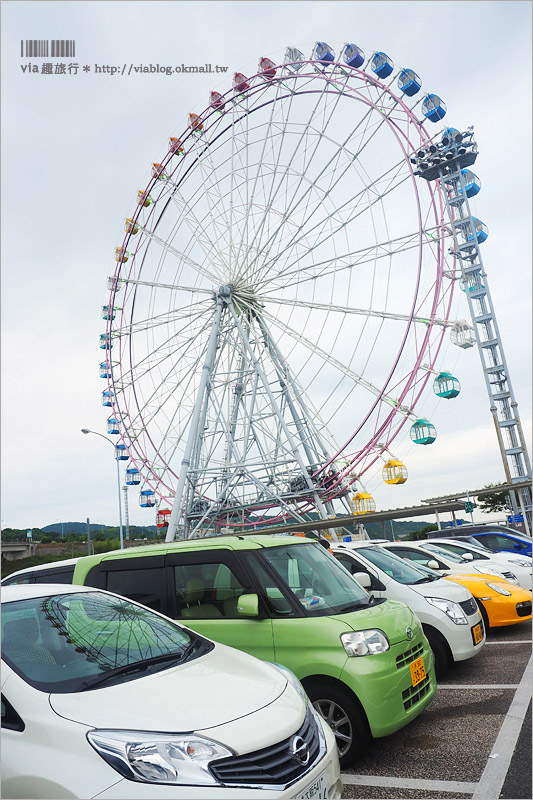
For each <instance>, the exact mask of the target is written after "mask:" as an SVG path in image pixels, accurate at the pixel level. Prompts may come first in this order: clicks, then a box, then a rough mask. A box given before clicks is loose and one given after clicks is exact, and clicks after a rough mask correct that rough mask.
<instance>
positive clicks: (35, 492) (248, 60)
mask: <svg viewBox="0 0 533 800" xmlns="http://www.w3.org/2000/svg"><path fill="white" fill-rule="evenodd" d="M27 39H38V40H51V39H72V40H75V42H76V55H75V58H73V59H52V58H48V59H42V58H41V59H35V58H33V59H32V58H26V57H24V58H21V40H23V41H25V40H27ZM317 39H318V40H325V41H327V42H330V43H331V44H332V45H337V46H338V43H340V44H341V45H342V44H343V43H344V42H345V41H346V40H347V39H349V40H350V41H352V42H355V43H357V44H358V45H359V46H360V47H362V48H363V50H364V51H365V52H366V53H367V55H368V54H371V53H372V52H373V51H374V50H383V51H385V52H387V53H388V54H389V55H390V56H391V57H392V58H393V59H394V62H395V64H397V65H401V66H405V67H412V68H413V69H415V70H416V72H417V73H418V74H419V75H420V76H421V77H422V80H423V87H424V89H425V90H428V91H432V92H436V93H437V94H438V95H439V96H440V97H442V98H443V99H444V100H445V102H446V103H447V106H448V115H447V117H446V122H448V124H450V125H453V126H454V127H457V128H460V129H464V128H465V127H467V126H468V125H474V127H475V134H476V139H477V141H478V145H479V151H480V155H479V157H478V159H477V162H476V166H475V171H476V174H477V175H478V176H479V177H480V178H481V181H482V184H483V188H482V191H481V193H480V194H479V195H478V196H477V198H476V199H475V201H474V203H473V208H474V213H475V214H476V216H478V217H480V218H481V219H482V220H483V221H484V222H485V223H486V224H487V225H488V227H489V231H490V235H489V238H488V240H487V242H486V243H485V244H484V245H483V251H482V254H483V260H484V265H485V268H486V271H487V274H488V280H489V283H490V289H491V293H492V296H493V301H494V305H495V308H496V313H497V317H498V323H499V327H500V332H501V335H502V338H503V344H504V350H505V354H506V357H507V361H508V364H509V368H510V373H511V378H512V383H513V387H514V391H515V394H516V397H517V399H518V401H519V404H520V411H521V416H522V422H523V426H524V429H525V432H526V437H527V440H528V441H529V440H530V438H531V411H530V409H531V353H530V339H531V336H530V320H531V307H530V303H531V236H530V230H531V4H530V3H529V2H509V1H508V0H505V2H305V1H303V0H302V2H253V3H249V2H214V3H211V2H197V1H195V2H172V1H171V0H170V1H169V2H127V3H126V2H47V1H46V0H44V1H43V2H21V1H20V0H17V2H9V0H7V1H6V0H4V2H3V3H2V103H3V107H2V118H3V136H2V167H3V169H2V179H3V180H2V201H3V202H2V211H3V214H2V263H3V270H2V273H3V275H2V288H3V292H2V344H3V347H2V389H3V391H2V432H3V436H2V479H3V480H2V501H3V502H2V527H8V526H9V527H22V528H25V527H37V526H44V525H46V524H50V523H53V522H56V521H60V520H62V521H68V520H84V519H85V518H86V517H90V519H91V521H92V522H101V523H106V524H117V523H118V499H117V485H116V462H115V461H114V459H113V457H112V456H113V454H112V452H111V446H110V445H108V444H107V443H106V442H104V441H103V440H102V439H99V438H98V437H96V436H83V435H82V434H81V432H80V429H81V428H82V427H88V428H91V429H93V430H96V431H99V432H101V433H105V420H106V417H107V415H106V413H105V411H106V410H105V409H103V408H102V406H101V392H102V388H103V383H104V382H103V381H101V379H100V378H99V376H98V364H99V362H100V361H101V360H102V353H103V351H101V350H100V349H99V348H98V338H99V335H100V333H102V332H103V330H104V323H103V320H101V318H100V309H101V306H102V304H103V303H105V302H106V300H107V296H108V295H107V294H106V288H107V276H108V275H110V274H112V272H113V271H114V261H113V250H114V247H115V246H116V245H117V244H119V243H120V241H121V240H122V235H123V222H124V217H125V216H126V215H127V212H128V211H129V209H131V207H132V197H133V196H134V195H135V194H136V192H137V190H138V189H139V188H141V187H143V186H144V185H145V184H146V182H147V179H148V176H149V168H150V165H151V163H152V162H153V161H157V160H158V158H160V157H161V156H162V155H163V154H164V153H165V152H166V144H167V141H168V136H169V135H172V134H175V133H176V131H178V130H180V129H183V128H184V127H185V120H186V116H187V115H188V113H189V112H191V111H195V110H196V111H200V110H202V109H203V108H205V106H206V105H207V103H208V98H209V92H210V90H212V89H214V88H218V89H219V90H222V91H225V90H227V89H228V88H229V86H230V82H231V75H232V74H233V72H235V71H242V72H244V74H251V73H252V72H255V69H256V65H257V61H258V58H259V57H260V56H269V57H271V58H272V59H273V60H274V61H277V60H279V61H281V60H282V59H283V53H284V50H285V47H286V46H287V45H294V46H297V47H298V48H299V49H300V50H302V51H303V52H304V53H305V54H308V53H309V54H310V52H311V48H312V45H313V43H314V42H315V41H316V40H317ZM43 61H45V62H50V63H53V64H54V66H55V64H56V63H58V62H61V63H65V64H68V63H77V64H78V65H79V69H78V74H74V72H72V73H71V74H68V73H67V74H65V75H61V74H54V73H53V74H42V73H41V72H38V73H34V72H32V71H30V70H26V71H23V70H22V69H21V66H26V65H28V64H32V65H38V67H39V70H40V69H41V65H42V63H43ZM204 63H211V64H213V65H216V64H218V65H221V66H227V67H228V77H226V78H224V77H221V76H217V75H202V74H183V73H182V74H176V73H174V74H172V75H166V74H163V73H148V74H146V73H138V72H135V71H134V70H132V74H130V75H128V74H124V75H121V74H116V75H112V74H111V73H110V72H109V71H107V70H105V71H102V72H100V73H97V72H95V66H96V65H98V66H100V67H105V66H108V67H110V66H119V67H120V69H122V66H123V65H124V64H126V65H127V69H126V73H127V72H128V70H129V65H130V64H133V65H135V66H139V65H149V64H153V65H157V64H159V65H160V66H163V65H164V66H167V65H180V64H185V65H201V64H204ZM86 65H87V66H89V67H90V71H83V67H84V66H86ZM462 302H463V305H462V312H461V313H460V314H459V316H463V317H467V316H468V309H467V306H466V301H464V300H463V301H462ZM442 368H446V369H448V370H450V371H452V372H453V373H454V374H456V375H457V376H458V377H459V379H460V381H461V385H462V392H461V394H460V396H459V397H458V398H457V399H456V400H454V401H450V402H445V401H440V403H439V402H438V401H437V399H436V398H435V396H434V395H433V392H431V389H430V388H429V393H428V395H427V399H426V400H425V401H424V403H423V404H422V405H421V406H420V407H419V409H418V410H419V411H420V412H421V413H422V414H423V416H426V417H429V418H431V420H432V422H434V424H435V425H436V426H437V429H438V432H439V436H438V439H437V441H436V442H435V443H434V445H432V446H431V447H417V446H415V445H413V444H412V443H411V442H410V440H409V436H408V426H406V428H405V435H403V436H401V437H399V438H398V439H397V440H396V441H395V445H394V450H395V454H397V455H399V456H400V457H401V458H402V460H403V461H404V462H405V463H406V464H407V466H408V469H409V480H408V481H407V483H406V484H404V485H403V486H401V487H387V486H385V484H384V483H383V482H382V481H381V478H380V476H379V474H378V473H377V472H375V473H374V474H373V475H368V476H367V479H366V486H367V488H368V489H369V490H370V491H371V492H372V493H373V495H374V497H375V499H376V502H377V506H378V508H379V509H387V508H399V507H403V506H409V505H413V504H416V503H419V502H420V501H421V500H422V499H425V498H428V497H434V496H439V495H443V494H446V493H447V492H457V491H463V490H465V489H475V488H478V487H480V486H482V485H484V484H486V483H489V482H500V481H503V479H504V473H503V466H502V463H501V458H500V455H499V450H498V445H497V440H496V436H495V432H494V426H493V422H492V417H491V414H490V411H489V402H488V398H487V395H486V389H485V383H484V378H483V373H482V369H481V364H480V359H479V355H478V353H477V349H475V348H472V349H470V350H468V351H461V350H459V349H458V348H455V347H451V346H450V347H448V348H447V350H446V364H443V367H442ZM478 518H479V519H487V517H483V516H481V517H478ZM130 522H131V523H134V524H140V525H142V524H147V525H149V524H153V522H154V513H153V509H140V508H139V506H138V504H137V496H136V492H135V491H134V490H133V489H131V490H130Z"/></svg>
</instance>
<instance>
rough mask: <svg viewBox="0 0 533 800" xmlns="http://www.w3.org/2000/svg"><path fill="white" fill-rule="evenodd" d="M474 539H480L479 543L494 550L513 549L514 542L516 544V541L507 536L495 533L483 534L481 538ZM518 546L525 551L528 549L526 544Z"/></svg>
mask: <svg viewBox="0 0 533 800" xmlns="http://www.w3.org/2000/svg"><path fill="white" fill-rule="evenodd" d="M476 538H479V539H481V541H482V542H484V543H485V544H486V545H487V547H490V548H491V549H495V550H498V549H499V550H502V549H503V550H511V549H514V545H515V542H517V540H514V539H512V538H510V537H507V536H500V535H499V534H497V533H484V534H483V535H482V536H479V537H476ZM519 544H520V545H521V548H523V549H524V550H526V549H527V547H528V545H527V543H526V542H524V543H519Z"/></svg>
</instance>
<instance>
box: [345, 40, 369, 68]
mask: <svg viewBox="0 0 533 800" xmlns="http://www.w3.org/2000/svg"><path fill="white" fill-rule="evenodd" d="M342 58H343V61H344V63H345V64H347V65H348V66H349V67H355V68H356V69H358V68H359V67H360V66H361V64H362V63H363V62H364V60H365V54H364V53H363V51H362V50H361V48H360V47H357V45H356V44H347V45H345V46H344V50H343V51H342Z"/></svg>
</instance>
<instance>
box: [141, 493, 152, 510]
mask: <svg viewBox="0 0 533 800" xmlns="http://www.w3.org/2000/svg"><path fill="white" fill-rule="evenodd" d="M139 505H140V506H141V508H152V506H155V492H152V490H151V489H143V490H142V491H141V493H140V495H139Z"/></svg>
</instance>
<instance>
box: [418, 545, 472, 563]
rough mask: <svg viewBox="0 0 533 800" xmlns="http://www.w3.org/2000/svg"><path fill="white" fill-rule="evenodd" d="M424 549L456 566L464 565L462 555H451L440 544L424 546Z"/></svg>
mask: <svg viewBox="0 0 533 800" xmlns="http://www.w3.org/2000/svg"><path fill="white" fill-rule="evenodd" d="M424 548H425V549H426V550H429V551H430V552H432V553H435V555H437V556H440V557H441V558H447V559H448V561H453V563H454V564H464V558H463V557H462V555H461V554H460V553H450V552H448V551H447V550H446V549H444V548H442V547H441V546H440V545H438V544H432V543H430V544H427V545H424ZM437 560H438V559H437Z"/></svg>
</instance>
